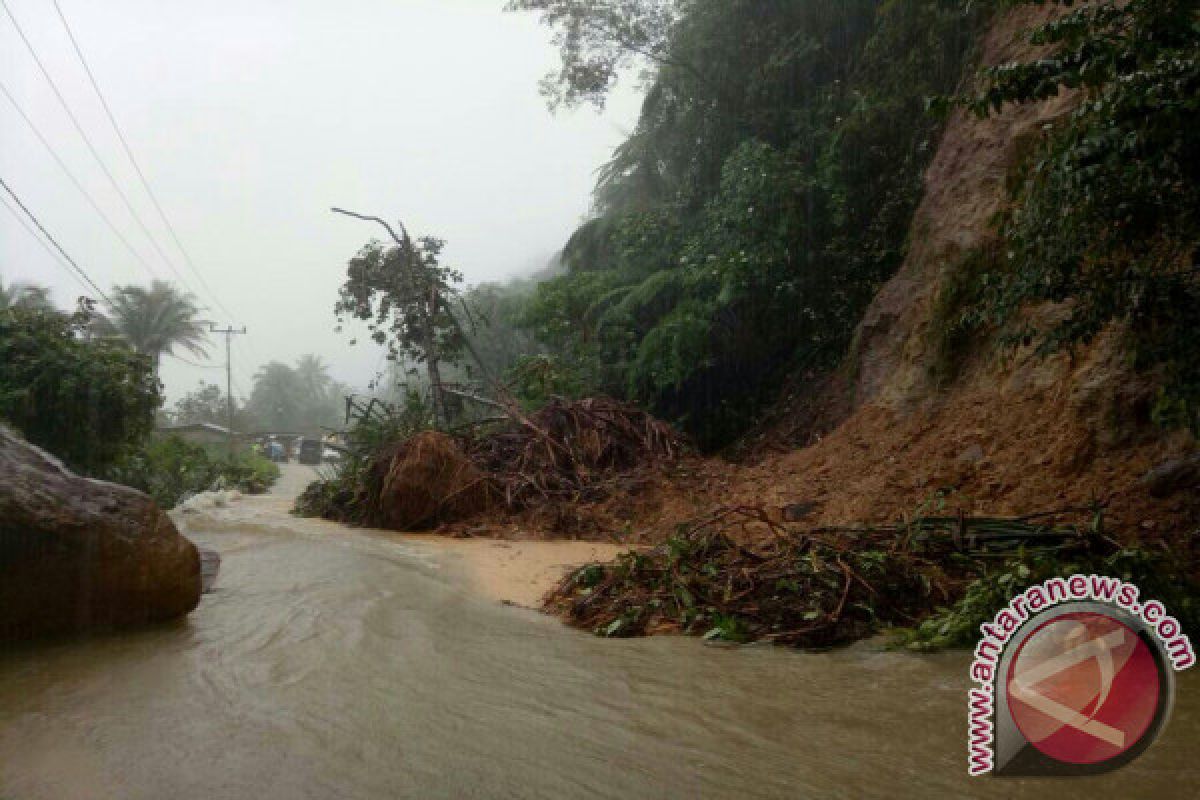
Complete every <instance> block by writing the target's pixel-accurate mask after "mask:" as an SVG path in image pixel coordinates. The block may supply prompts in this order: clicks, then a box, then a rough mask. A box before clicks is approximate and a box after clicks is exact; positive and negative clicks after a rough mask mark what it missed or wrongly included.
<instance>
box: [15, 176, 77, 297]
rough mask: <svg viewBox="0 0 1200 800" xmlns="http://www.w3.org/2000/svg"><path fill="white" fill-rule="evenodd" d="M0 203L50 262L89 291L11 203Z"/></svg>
mask: <svg viewBox="0 0 1200 800" xmlns="http://www.w3.org/2000/svg"><path fill="white" fill-rule="evenodd" d="M0 203H3V204H4V207H5V208H7V209H8V213H10V214H12V215H13V218H15V219H16V220H17V222H19V223H21V227H23V228H24V229H25V232H26V233H28V234H29V235H30V236H31V237H33V239H34V241H36V242H37V243H38V244H40V245H41V246H42V249H43V250H45V251H46V253H47V255H49V256H50V260H51V261H53V262H54V263H55V264H57V265H58V266H59V267H60V268H62V269H64V270H66V272H67V274H68V275H70V276H71V277H72V278H73V279H74V280H75V282H76V283H78V284H79V285H80V286H82V287H83V290H84V291H85V292H90V291H91V287H90V286H88V285H87V284H86V283H84V282H83V278H80V277H79V275H78V274H76V272H75V271H74V270H72V269H71V267H70V265H69V264H67V262H66V261H63V257H62V256H60V255H59V254H58V253H56V252H55V251H54V249H53V248H52V247H50V245H49V244H47V243H46V240H45V239H43V238H42V237H41V236H39V235H38V232H37V231H35V230H34V229H33V226H32V225H30V224H29V220H27V219H25V217H23V216H21V213H20V212H19V211H17V210H16V209H15V208H13V205H12V203H10V202H9V201H8V200H7V199H6V198H4V197H0Z"/></svg>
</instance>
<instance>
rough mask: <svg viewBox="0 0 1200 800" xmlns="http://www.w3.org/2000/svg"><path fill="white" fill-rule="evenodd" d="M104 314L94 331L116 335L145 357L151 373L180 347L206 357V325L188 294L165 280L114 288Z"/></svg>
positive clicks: (97, 320) (98, 316) (194, 301)
mask: <svg viewBox="0 0 1200 800" xmlns="http://www.w3.org/2000/svg"><path fill="white" fill-rule="evenodd" d="M110 297H111V299H112V303H111V304H110V305H109V306H108V309H107V315H103V314H102V315H97V316H96V318H95V321H94V324H95V328H96V330H97V331H98V332H100V333H102V334H104V335H109V336H120V337H121V338H123V339H125V340H126V341H127V342H129V345H130V346H131V347H133V349H134V350H136V351H137V352H139V353H141V354H143V355H146V356H149V357H150V358H151V360H152V361H153V362H154V368H155V371H156V372H157V371H158V364H159V361H160V360H161V358H162V355H163V354H164V353H171V352H174V350H175V348H176V347H182V348H184V349H185V350H187V351H188V352H190V353H194V354H196V355H199V356H203V355H206V353H207V349H206V345H205V342H206V340H207V338H208V323H206V322H204V321H203V320H200V319H198V315H199V313H200V308H199V307H198V306H197V305H196V300H195V298H194V297H192V295H190V294H188V293H186V292H183V291H180V290H179V289H176V288H175V287H174V286H172V285H171V284H169V283H167V282H166V281H157V280H156V281H153V282H152V283H151V284H150V286H148V287H144V286H115V287H113V289H112V292H111V293H110Z"/></svg>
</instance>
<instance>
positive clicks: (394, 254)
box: [334, 234, 463, 364]
mask: <svg viewBox="0 0 1200 800" xmlns="http://www.w3.org/2000/svg"><path fill="white" fill-rule="evenodd" d="M401 242H402V244H397V245H394V246H391V247H384V246H383V245H381V244H380V243H379V242H375V241H372V242H369V243H368V244H367V245H366V246H364V247H363V248H362V250H360V251H359V252H358V254H357V255H356V256H355V257H354V258H352V259H350V262H349V263H348V264H347V266H346V282H345V284H343V285H342V288H341V292H340V297H339V300H338V302H337V305H336V306H335V307H334V310H335V311H336V312H337V314H338V319H339V322H340V321H341V320H342V319H343V318H344V315H350V316H352V317H355V318H357V319H360V320H363V321H365V322H367V324H368V327H369V328H370V330H371V338H372V339H373V340H374V341H375V342H376V343H377V344H381V345H387V347H388V355H389V358H391V359H392V360H404V361H408V362H411V363H416V364H422V363H427V362H428V361H429V360H430V358H433V359H435V360H439V361H442V360H444V361H447V362H451V363H453V362H455V361H457V360H458V359H459V358H460V357H461V353H462V350H463V336H462V329H461V328H460V327H459V325H458V324H457V320H456V319H455V317H454V313H453V312H454V309H453V306H452V305H451V302H450V301H451V300H453V299H455V298H456V296H457V289H456V288H455V285H456V284H458V283H461V282H462V274H461V273H460V272H458V271H457V270H455V269H452V268H450V267H447V266H445V265H443V264H441V263H440V258H441V253H442V250H443V249H444V248H445V246H446V243H445V242H444V241H442V240H441V239H436V238H434V237H432V236H423V237H421V238H419V239H417V240H415V241H414V240H412V239H410V238H409V237H408V235H407V234H405V236H404V237H403V238H402V239H401Z"/></svg>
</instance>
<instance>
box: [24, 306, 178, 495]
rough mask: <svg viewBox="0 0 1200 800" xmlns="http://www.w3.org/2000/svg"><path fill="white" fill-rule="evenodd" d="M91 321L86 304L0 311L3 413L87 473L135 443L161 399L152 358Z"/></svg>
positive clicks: (107, 463)
mask: <svg viewBox="0 0 1200 800" xmlns="http://www.w3.org/2000/svg"><path fill="white" fill-rule="evenodd" d="M93 323H94V314H93V312H92V310H91V307H90V305H88V304H82V305H81V306H80V308H79V310H78V311H76V312H75V313H74V314H64V313H60V312H57V311H53V310H48V309H45V308H28V307H25V306H22V305H20V304H16V305H13V306H12V307H10V308H8V309H5V310H0V418H3V419H5V420H7V421H8V422H10V423H11V424H12V425H13V426H15V427H16V428H17V429H18V430H20V431H21V432H22V433H23V434H24V435H25V438H27V439H28V440H29V441H30V442H32V443H34V444H36V445H39V446H40V447H44V448H46V449H47V450H49V451H50V452H51V453H53V454H54V455H56V456H58V457H59V458H61V459H62V460H63V461H65V462H66V463H67V464H68V465H69V466H71V467H72V468H73V469H75V470H78V471H80V472H83V473H85V474H89V475H97V474H101V473H103V471H104V470H105V469H107V468H108V467H109V466H110V465H112V464H113V463H115V462H116V461H118V460H119V459H121V458H122V457H123V456H125V455H126V454H128V453H129V452H130V451H132V450H133V449H134V448H136V446H137V445H138V444H139V443H140V442H141V440H142V439H143V438H144V437H145V436H146V435H147V434H148V433H149V432H150V431H151V429H152V428H153V425H154V412H155V409H156V408H158V406H159V405H160V404H161V402H162V401H161V396H160V394H159V391H160V387H159V383H158V380H157V378H156V377H155V374H154V369H153V364H152V363H151V361H150V359H149V358H147V357H146V356H143V355H139V354H137V353H135V352H133V351H132V350H131V349H130V348H129V347H128V346H127V345H126V344H125V343H124V342H122V341H118V340H111V339H97V338H94V337H93V336H92V335H91V333H90V331H91V329H92V325H93Z"/></svg>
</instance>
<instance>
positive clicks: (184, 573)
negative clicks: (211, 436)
mask: <svg viewBox="0 0 1200 800" xmlns="http://www.w3.org/2000/svg"><path fill="white" fill-rule="evenodd" d="M200 588H201V580H200V557H199V555H198V553H197V551H196V548H195V546H194V545H192V543H191V542H189V541H188V540H187V539H185V538H184V537H183V536H181V535H180V534H179V532H178V531H177V530H176V529H175V525H174V524H173V523H172V522H171V520H170V519H169V518H168V517H167V515H166V514H164V513H163V512H162V511H161V510H159V508H158V507H157V506H156V505H155V504H154V501H152V500H151V499H150V498H149V497H147V496H146V495H145V494H142V493H141V492H139V491H136V490H134V489H130V488H128V487H125V486H118V485H116V484H111V483H105V482H103V481H95V480H90V479H87V478H81V477H79V476H77V475H74V474H73V473H71V472H70V471H69V470H67V469H66V468H65V467H63V465H62V464H60V463H59V462H58V461H57V460H56V459H55V458H53V457H52V456H50V455H48V454H47V453H45V452H44V451H42V450H40V449H39V448H37V447H34V446H33V445H30V444H28V443H27V442H25V441H24V440H23V439H22V438H21V437H20V436H19V435H18V434H16V433H15V432H13V431H12V430H11V429H9V428H7V427H4V426H3V425H0V640H15V639H28V638H33V637H37V636H44V635H53V634H63V633H79V632H84V631H91V630H97V629H108V628H116V627H125V626H129V625H137V624H142V623H149V622H156V621H160V620H167V619H171V618H173V617H178V616H181V615H183V614H186V613H188V612H189V611H191V610H192V609H193V608H195V607H196V604H197V603H198V602H199V600H200Z"/></svg>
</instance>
